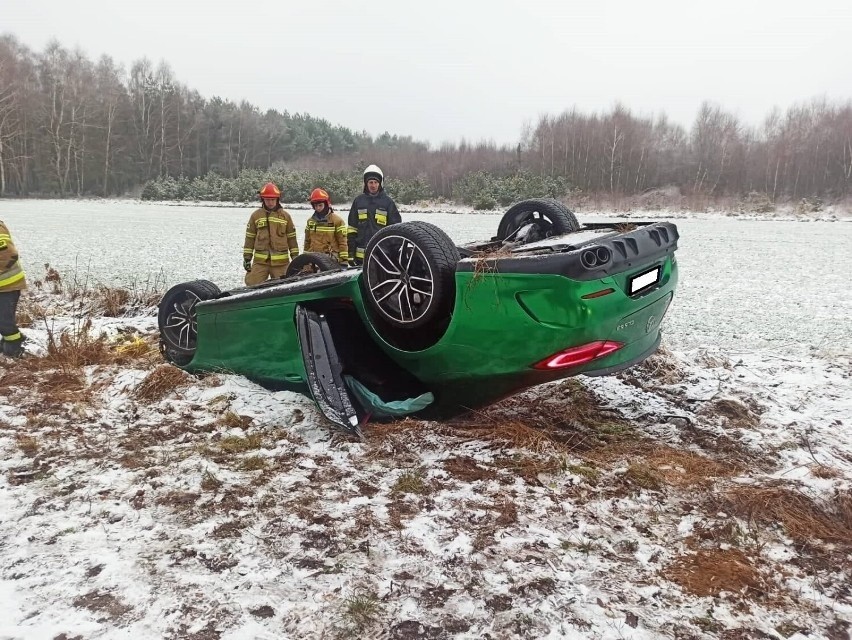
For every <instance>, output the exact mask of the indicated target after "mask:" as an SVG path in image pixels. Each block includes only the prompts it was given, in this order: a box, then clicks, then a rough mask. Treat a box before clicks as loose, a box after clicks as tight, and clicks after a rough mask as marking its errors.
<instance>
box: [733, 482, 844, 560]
mask: <svg viewBox="0 0 852 640" xmlns="http://www.w3.org/2000/svg"><path fill="white" fill-rule="evenodd" d="M720 502H721V504H720V508H722V509H724V510H725V511H726V512H728V513H732V514H734V515H736V516H738V517H740V518H742V519H744V520H747V521H748V522H749V524H750V525H771V524H778V525H781V526H782V527H783V528H784V531H785V532H786V533H787V535H789V536H790V537H791V538H793V539H794V540H796V541H797V542H800V543H811V542H813V541H815V540H822V541H824V542H829V543H833V544H837V545H841V546H842V547H844V548H847V549H848V548H850V547H852V491H849V490H846V491H838V492H836V493H835V494H834V495H833V496H832V497H831V499H829V500H826V501H817V500H815V499H813V498H811V497H809V496H806V495H805V494H803V493H801V492H800V491H797V490H796V489H793V488H789V487H784V486H774V487H734V488H732V489H731V490H729V491H728V492H727V493H726V494H725V495H724V496H723V498H722V499H721V501H720Z"/></svg>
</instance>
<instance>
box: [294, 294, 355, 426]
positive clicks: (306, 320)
mask: <svg viewBox="0 0 852 640" xmlns="http://www.w3.org/2000/svg"><path fill="white" fill-rule="evenodd" d="M296 330H297V331H298V333H299V344H300V345H301V348H302V358H303V359H304V361H305V370H306V371H307V373H308V387H309V388H310V391H311V395H312V396H313V398H314V401H315V402H316V403H317V406H319V409H320V411H322V413H323V414H324V415H325V417H326V418H328V419H329V420H331V421H332V422H333V423H335V424H337V425H339V426H341V427H343V428H344V429H345V430H346V431H348V432H350V433H354V434H356V435H358V436H359V437H360V436H361V435H362V434H361V429H360V427H359V424H360V420H359V418H358V413H357V411H356V410H355V406H356V404H355V401H354V400H353V398H352V396H351V395H350V393H349V390H348V389H347V387H346V383H345V381H344V380H343V363H342V361H341V359H340V356H339V355H338V352H337V348H336V347H335V345H334V339H333V338H332V334H331V328H330V327H329V324H328V321H327V319H326V317H325V315H324V314H322V313H318V312H316V311H312V310H310V309H306V308H305V307H303V306H301V305H299V306H297V307H296Z"/></svg>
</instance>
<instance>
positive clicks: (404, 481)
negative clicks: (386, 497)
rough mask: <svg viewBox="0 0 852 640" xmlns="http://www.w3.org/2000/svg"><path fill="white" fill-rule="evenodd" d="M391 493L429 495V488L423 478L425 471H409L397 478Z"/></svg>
mask: <svg viewBox="0 0 852 640" xmlns="http://www.w3.org/2000/svg"><path fill="white" fill-rule="evenodd" d="M391 493H414V494H419V495H423V494H426V493H429V487H428V485H427V484H426V482H425V479H424V477H423V471H422V470H420V469H418V470H416V471H407V472H405V473H403V474H402V475H401V476H399V478H397V481H396V483H395V484H394V486H393V488H392V489H391Z"/></svg>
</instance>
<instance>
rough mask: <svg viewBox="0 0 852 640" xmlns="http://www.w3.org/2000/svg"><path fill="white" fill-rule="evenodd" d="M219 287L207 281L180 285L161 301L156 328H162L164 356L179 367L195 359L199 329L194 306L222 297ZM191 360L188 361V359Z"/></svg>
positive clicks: (195, 281) (161, 336) (167, 293)
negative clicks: (193, 357) (203, 301)
mask: <svg viewBox="0 0 852 640" xmlns="http://www.w3.org/2000/svg"><path fill="white" fill-rule="evenodd" d="M221 293H222V292H221V291H220V290H219V287H217V286H216V285H215V284H213V283H212V282H210V281H208V280H193V281H192V282H184V283H182V284H177V285H175V286H173V287H172V288H171V289H169V290H168V291H166V295H164V296H163V298H162V300H160V307H159V311H158V313H157V324H158V326H159V328H160V341H161V342H162V345H163V346H162V347H161V350H162V353H163V355H164V356H165V357H166V359H167V360H169V361H171V362H174V363H175V364H177V365H178V366H184V365H185V364H188V363H189V360H191V359H192V356H193V355H195V347H196V341H197V339H198V328H197V325H196V313H195V305H197V304H198V303H199V302H201V301H202V300H213V299H214V298H218V297H219V296H220V295H221ZM187 356H189V358H187Z"/></svg>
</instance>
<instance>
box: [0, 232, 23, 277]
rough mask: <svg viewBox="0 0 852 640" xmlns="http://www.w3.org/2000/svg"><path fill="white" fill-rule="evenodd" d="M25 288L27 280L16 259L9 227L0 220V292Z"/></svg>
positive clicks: (16, 252) (16, 254)
mask: <svg viewBox="0 0 852 640" xmlns="http://www.w3.org/2000/svg"><path fill="white" fill-rule="evenodd" d="M26 288H27V281H26V277H25V276H24V270H23V268H22V267H21V261H20V260H19V259H18V250H17V249H16V248H15V244H14V243H13V242H12V235H11V234H10V233H9V229H8V228H7V227H6V225H5V224H4V223H3V221H2V220H0V293H3V292H4V291H21V290H23V289H26Z"/></svg>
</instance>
